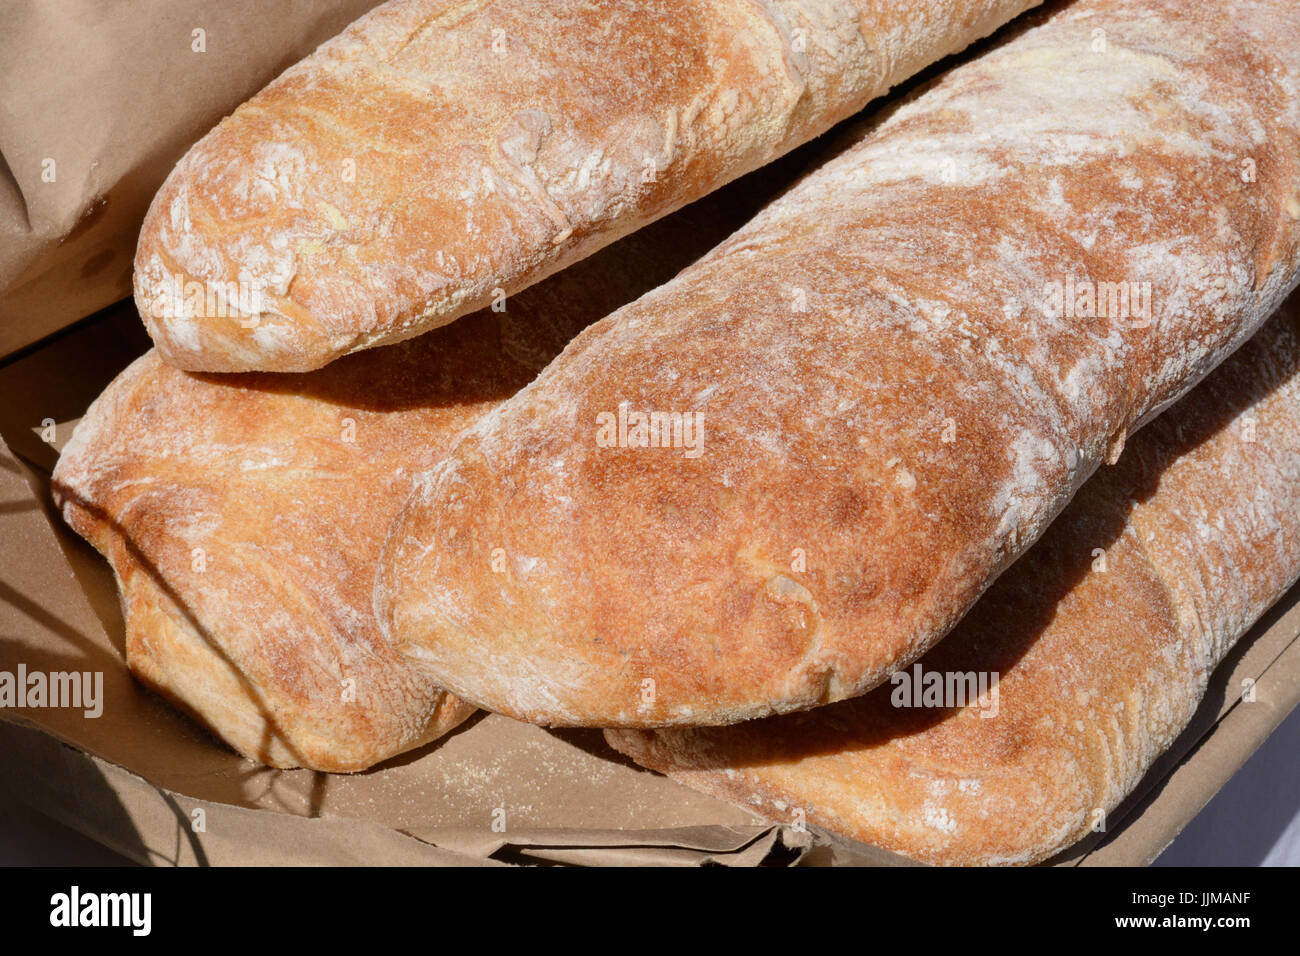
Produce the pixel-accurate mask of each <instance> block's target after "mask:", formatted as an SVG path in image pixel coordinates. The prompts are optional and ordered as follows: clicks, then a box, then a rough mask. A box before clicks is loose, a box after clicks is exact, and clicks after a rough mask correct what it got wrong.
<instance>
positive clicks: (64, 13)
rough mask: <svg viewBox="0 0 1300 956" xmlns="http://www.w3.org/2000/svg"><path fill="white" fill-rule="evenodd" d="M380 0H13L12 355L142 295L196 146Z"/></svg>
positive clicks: (6, 230)
mask: <svg viewBox="0 0 1300 956" xmlns="http://www.w3.org/2000/svg"><path fill="white" fill-rule="evenodd" d="M377 2H378V0H223V2H221V3H212V2H210V0H7V2H6V3H5V4H4V5H3V6H0V356H3V355H6V354H8V353H11V352H14V351H16V350H17V349H20V348H22V347H23V346H25V345H27V344H29V343H31V342H34V341H36V340H37V339H40V338H42V337H43V336H45V335H48V334H49V333H51V332H54V331H56V330H58V329H60V328H63V327H65V326H67V325H70V324H71V323H73V322H75V321H77V320H79V319H81V318H82V317H84V316H87V315H89V314H91V313H92V312H95V311H98V310H99V309H101V308H103V307H105V306H107V305H109V304H110V303H112V302H115V301H117V300H118V299H121V298H123V297H125V296H127V295H129V294H130V291H131V257H132V255H133V253H134V250H135V239H136V234H137V232H138V231H139V228H140V223H141V221H142V220H143V219H144V214H145V210H146V209H147V208H148V205H149V201H150V200H151V199H152V198H153V194H154V193H155V192H156V191H157V189H158V187H159V186H160V185H161V184H162V181H163V178H164V177H165V176H166V175H167V173H168V172H169V171H170V170H171V168H172V166H173V165H174V164H175V163H176V161H177V160H179V159H180V158H181V156H182V155H183V154H184V152H185V150H186V149H188V148H189V146H190V145H191V144H192V143H193V142H194V141H195V140H197V139H198V138H199V137H200V136H201V135H203V133H205V132H206V131H207V130H208V129H210V128H211V127H212V126H214V125H215V124H216V123H217V121H218V120H220V119H221V118H222V117H223V116H225V115H226V114H228V113H229V112H231V111H232V110H233V109H234V108H235V107H236V106H238V105H239V104H240V103H241V102H243V101H244V100H245V99H247V98H248V97H249V96H251V95H252V94H253V93H255V92H256V91H257V90H259V89H260V88H261V87H263V86H265V85H266V84H267V83H268V82H269V81H270V80H271V79H273V78H274V77H275V76H276V75H278V74H279V73H280V72H282V71H283V70H284V69H285V68H286V67H288V66H291V65H292V64H293V63H294V62H296V61H297V60H299V59H301V58H302V57H303V56H305V55H306V54H307V53H309V52H311V50H312V49H314V48H315V47H316V46H317V45H319V44H320V43H321V42H323V41H324V40H326V39H328V38H329V37H331V36H333V35H334V34H336V33H338V32H339V31H340V30H342V29H343V27H345V26H346V25H347V24H348V23H349V22H351V21H352V20H354V19H356V18H357V17H358V16H360V15H361V14H362V13H364V12H365V11H366V10H368V9H370V8H371V7H373V6H375V5H376V4H377ZM196 31H199V32H196Z"/></svg>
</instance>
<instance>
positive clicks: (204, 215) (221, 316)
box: [135, 0, 1039, 371]
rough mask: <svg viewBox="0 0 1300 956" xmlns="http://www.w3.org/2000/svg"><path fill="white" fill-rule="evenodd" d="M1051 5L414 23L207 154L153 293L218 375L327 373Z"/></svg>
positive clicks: (549, 15)
mask: <svg viewBox="0 0 1300 956" xmlns="http://www.w3.org/2000/svg"><path fill="white" fill-rule="evenodd" d="M1037 2H1039V0H907V2H903V3H898V2H894V3H881V2H878V0H603V2H601V3H598V4H593V3H590V2H587V0H548V2H546V3H537V2H535V0H494V2H493V0H478V2H474V3H453V2H451V0H394V2H390V3H386V4H384V5H383V6H382V7H379V8H378V9H376V10H374V11H372V12H371V13H370V14H368V15H367V16H365V17H363V18H361V19H360V20H358V21H357V22H356V23H355V24H353V25H352V26H351V27H350V28H348V29H347V30H346V31H345V32H344V33H343V34H341V35H340V36H339V37H337V38H335V39H334V40H332V41H330V42H329V43H326V44H324V45H323V46H322V47H321V48H320V49H318V50H317V51H316V52H315V53H314V54H313V55H311V56H310V57H308V58H307V59H305V60H303V61H302V62H301V63H299V64H298V65H297V66H295V67H293V68H292V69H290V70H288V71H287V72H286V73H284V75H282V76H281V77H280V78H279V79H277V80H276V81H275V82H273V83H272V84H271V85H270V86H268V87H267V88H266V89H265V90H263V91H262V92H261V93H259V94H258V95H257V96H255V97H254V98H253V99H252V100H250V101H249V102H248V103H246V104H245V105H244V106H242V107H241V108H240V109H239V110H237V111H236V112H235V113H234V114H233V115H232V116H231V117H229V118H228V119H227V120H225V121H224V122H222V124H221V125H220V126H218V127H217V128H216V129H214V130H213V131H212V132H211V133H209V134H208V135H207V136H206V137H204V138H203V139H202V140H201V141H200V142H199V143H198V144H197V145H195V146H194V148H193V149H192V150H191V151H190V152H189V154H188V155H187V156H186V157H185V158H184V159H183V160H182V161H181V163H180V164H179V165H178V166H177V167H176V169H175V171H174V172H173V173H172V174H171V176H170V177H169V178H168V180H167V182H166V183H165V184H164V185H163V187H162V189H161V190H160V191H159V193H158V195H157V197H156V198H155V200H154V203H153V206H152V208H151V210H150V213H149V216H148V218H147V219H146V220H145V223H144V228H143V231H142V233H141V237H140V244H139V248H138V251H137V254H136V263H135V266H136V272H135V291H136V300H137V302H138V304H139V307H140V311H141V314H142V315H143V316H144V319H145V322H146V324H147V326H148V328H149V332H150V334H151V335H152V336H153V338H154V342H155V344H156V345H157V347H158V349H159V352H160V353H161V355H162V356H163V358H165V359H166V360H167V361H168V362H170V363H172V364H174V365H177V366H178V367H181V368H186V369H192V370H202V371H241V370H249V369H264V370H265V369H271V370H278V371H304V370H308V369H313V368H318V367H319V366H322V365H324V364H326V363H327V362H329V361H331V360H332V359H335V358H337V357H338V356H340V355H343V354H345V353H347V352H351V351H355V350H357V349H362V348H367V347H369V346H374V345H383V344H386V343H391V342H396V341H398V340H401V339H404V338H409V337H410V336H412V335H416V334H418V333H420V332H423V331H427V330H428V329H431V328H434V327H435V326H438V325H442V324H445V323H446V322H449V321H451V320H453V319H455V318H456V317H457V316H460V315H464V314H466V313H468V312H470V311H472V310H474V309H477V308H480V307H482V306H484V305H487V304H488V302H489V300H491V299H492V298H493V296H494V295H495V294H496V293H495V290H501V291H502V292H504V293H508V294H513V293H514V292H515V291H517V290H519V289H521V288H523V287H524V286H527V285H529V284H531V283H533V282H536V281H538V280H539V279H541V278H544V277H545V276H546V275H548V274H549V273H551V272H554V271H556V270H558V269H560V268H562V267H564V266H566V265H568V264H569V263H572V262H574V261H576V260H578V259H580V258H582V257H583V256H585V255H587V254H589V253H591V252H592V251H594V250H595V249H597V248H599V247H600V246H602V245H605V244H607V243H609V242H611V241H613V240H614V239H616V238H618V237H619V236H621V235H624V234H626V233H628V232H631V231H632V230H635V229H637V228H639V227H641V226H643V225H644V224H645V223H647V222H649V221H650V220H653V219H655V218H657V217H659V216H662V215H663V214H665V213H667V212H669V211H671V210H673V209H675V208H678V207H680V206H682V205H684V204H686V203H689V202H691V201H692V200H694V199H697V198H698V197H700V196H702V195H704V194H705V193H708V192H710V191H711V190H713V189H716V188H717V187H719V186H721V185H722V184H723V183H726V182H728V181H730V180H732V179H735V178H737V177H738V176H740V175H741V174H743V173H745V172H748V171H749V170H752V169H754V168H756V167H758V166H761V165H763V164H764V163H767V162H769V161H771V160H772V159H773V158H775V157H776V156H779V155H780V154H782V153H783V152H785V151H787V150H789V149H791V148H792V147H794V146H796V145H798V144H799V143H802V142H805V141H807V140H809V139H811V138H812V137H814V136H816V135H817V134H819V133H821V132H823V131H824V130H826V129H828V128H830V127H831V126H832V125H833V124H834V123H836V122H838V121H839V120H841V119H843V118H845V117H847V116H850V115H852V114H853V113H854V112H856V111H857V110H859V109H861V108H862V107H863V106H864V105H865V104H866V103H867V102H868V101H869V100H871V99H872V98H873V97H876V96H879V95H880V94H882V93H884V92H885V91H886V90H888V89H889V88H890V87H891V86H892V85H894V84H895V83H898V82H900V81H901V80H904V79H906V78H908V77H909V76H911V75H913V74H914V73H916V72H917V71H919V70H921V69H922V68H923V67H925V66H927V65H928V64H930V63H933V62H934V61H936V60H938V59H940V58H942V57H943V56H945V55H947V54H948V53H951V52H953V51H955V50H959V49H961V48H962V47H965V46H966V45H967V44H969V43H971V42H972V41H973V40H975V39H977V38H979V37H981V36H984V35H985V34H988V33H990V32H992V31H993V30H994V29H996V28H997V27H998V26H1000V25H1002V24H1003V23H1005V22H1006V21H1008V20H1010V19H1011V18H1012V17H1014V16H1015V15H1016V14H1018V13H1020V12H1021V11H1023V10H1025V9H1028V8H1029V7H1032V6H1034V5H1035V4H1036V3H1037Z"/></svg>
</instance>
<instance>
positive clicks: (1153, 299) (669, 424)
mask: <svg viewBox="0 0 1300 956" xmlns="http://www.w3.org/2000/svg"><path fill="white" fill-rule="evenodd" d="M1297 84H1300V6H1297V5H1296V4H1294V3H1291V2H1283V0H1248V2H1242V3H1232V4H1228V3H1226V2H1210V3H1198V4H1187V3H1182V2H1177V0H1122V2H1121V0H1079V2H1077V3H1073V4H1069V5H1067V6H1065V7H1064V8H1061V9H1059V10H1057V11H1056V12H1054V13H1053V14H1052V15H1051V16H1050V17H1049V18H1047V19H1046V20H1045V22H1042V23H1041V24H1039V25H1037V26H1034V27H1033V28H1032V29H1027V30H1025V31H1022V32H1021V33H1019V35H1017V36H1015V37H1014V38H1012V39H1010V40H1009V41H1007V42H1006V43H1005V44H1003V45H1000V46H998V47H997V48H995V49H994V50H993V51H992V52H989V53H987V54H986V55H984V56H982V57H980V58H978V59H976V60H974V61H972V62H971V63H969V64H966V65H963V66H960V67H958V68H956V69H955V70H953V71H951V72H950V73H948V74H947V75H945V76H943V77H942V78H941V79H940V80H938V81H937V82H936V83H935V84H934V85H933V86H932V87H930V88H929V89H926V90H925V91H923V92H922V93H921V94H920V95H918V96H917V97H916V98H915V99H914V100H913V101H911V102H909V103H907V104H906V105H904V106H902V107H900V108H898V109H897V110H896V111H894V112H893V113H892V114H891V115H890V116H889V117H888V118H887V119H885V120H884V121H883V122H882V123H880V124H879V126H878V127H877V128H876V129H874V130H873V131H871V132H869V133H868V134H867V135H866V136H865V138H863V139H862V141H861V142H860V143H858V144H857V145H855V146H854V147H852V148H851V149H849V150H847V151H846V152H845V153H843V154H842V155H840V156H839V157H837V158H835V159H834V160H832V161H831V162H829V163H828V164H826V165H825V166H824V167H822V168H821V169H820V170H818V171H817V172H815V173H814V174H812V175H810V176H808V177H806V178H805V179H804V180H802V181H801V182H800V183H799V184H798V185H796V186H795V187H794V188H792V189H791V190H789V191H788V192H787V193H785V194H784V195H783V196H782V197H780V198H779V199H778V200H776V201H775V202H773V203H772V204H771V205H769V206H768V207H767V208H766V209H765V210H764V211H763V212H762V213H760V214H759V215H758V216H757V217H756V218H755V219H754V220H753V221H752V222H750V223H749V224H748V225H747V226H745V227H744V228H743V229H741V230H739V231H738V232H737V233H736V234H735V235H733V236H732V237H731V238H730V239H728V240H727V241H726V242H724V243H723V244H722V245H721V246H720V247H718V248H717V249H716V250H714V251H713V252H712V253H710V254H709V255H708V256H707V257H705V258H704V259H703V260H702V261H701V262H699V263H697V264H696V265H694V266H692V267H691V268H690V269H687V270H685V271H684V272H683V273H682V274H681V275H679V276H678V277H677V278H676V279H674V280H673V281H672V282H670V283H668V284H666V285H664V286H662V287H660V288H658V289H656V290H654V291H652V292H650V293H648V294H647V295H645V296H643V297H642V298H640V299H638V300H637V301H636V302H634V303H631V304H630V305H628V306H626V307H624V308H622V309H620V310H619V311H618V312H616V313H614V314H613V315H611V316H609V317H608V318H606V319H604V320H602V321H601V322H598V323H597V324H595V325H594V326H592V327H591V328H589V329H587V330H586V331H585V332H584V333H583V334H582V335H580V336H579V337H578V338H577V339H576V340H575V341H574V342H573V343H571V344H570V346H569V347H568V348H567V349H566V350H565V352H564V353H563V354H562V355H561V356H560V357H559V358H558V359H557V360H556V361H555V362H554V363H553V364H552V365H551V366H550V367H549V368H548V369H547V370H546V371H545V372H544V373H543V374H542V375H541V376H540V377H539V378H538V379H537V380H536V381H534V382H533V383H532V384H531V385H530V386H529V387H528V388H527V389H525V390H524V391H523V392H521V393H520V394H519V395H517V396H516V397H515V398H513V399H512V400H510V401H508V402H506V403H505V404H503V405H502V406H501V407H499V408H498V409H496V410H495V411H493V412H492V413H491V414H489V415H487V416H485V417H484V418H483V419H481V420H480V421H479V422H478V424H477V425H476V426H475V427H474V428H473V429H471V430H470V431H469V432H467V433H466V435H465V436H464V437H463V438H462V439H461V441H460V442H459V443H458V445H457V447H456V449H455V451H454V452H453V453H452V454H451V455H450V456H449V457H448V458H447V459H446V460H445V461H443V462H442V463H440V464H439V466H438V467H437V468H436V469H435V470H434V472H433V474H432V475H431V476H430V479H429V481H427V482H425V483H423V484H422V485H421V486H420V488H419V489H417V491H416V493H415V494H414V495H413V497H412V499H411V501H410V502H409V503H408V504H407V506H406V507H405V508H404V509H403V512H402V514H401V516H400V517H399V519H398V521H397V522H396V524H395V525H394V528H393V530H392V532H391V533H390V535H389V540H388V543H387V545H386V548H385V556H384V560H383V562H382V563H381V569H380V577H379V580H378V585H377V593H376V609H377V611H378V612H379V614H380V620H381V624H382V626H383V627H384V628H385V632H386V633H387V634H388V635H389V638H390V640H391V641H392V642H393V644H394V646H395V647H398V648H399V649H400V650H401V651H402V652H403V653H405V654H407V655H409V656H410V657H412V658H413V659H415V660H417V661H419V662H420V663H421V664H422V665H423V666H426V667H428V668H429V669H430V670H431V671H432V673H434V674H435V675H436V676H437V677H438V679H439V680H440V681H442V682H443V684H444V686H446V687H448V688H450V689H451V690H453V691H455V692H456V693H457V694H459V695H461V696H463V697H465V698H466V699H468V700H471V701H473V702H474V703H476V704H479V705H481V706H483V707H487V708H489V709H492V710H496V711H500V712H503V713H506V714H509V715H511V716H514V717H517V718H520V719H524V720H529V721H535V722H538V723H544V724H569V725H603V726H628V727H652V726H667V725H682V724H723V723H734V722H737V721H740V720H745V719H749V718H755V717H760V716H764V715H767V714H771V713H779V712H787V711H793V710H800V709H806V708H809V707H813V706H816V705H820V704H825V703H829V702H832V701H836V700H841V699H844V698H849V697H853V696H855V695H858V694H861V693H863V692H865V691H867V690H869V689H870V688H871V687H873V686H875V685H876V684H878V683H879V682H880V681H882V680H883V679H884V678H885V677H886V676H887V675H889V674H890V673H891V672H892V671H893V670H894V669H895V668H897V667H899V666H900V665H903V664H906V663H908V662H910V661H912V660H914V659H915V658H917V657H918V656H919V655H920V654H921V653H923V652H924V651H925V650H926V649H927V648H929V647H930V646H931V645H932V644H933V643H934V642H935V641H937V640H938V639H939V638H941V637H942V636H943V635H944V634H946V633H947V632H948V631H949V630H950V629H951V628H952V627H953V625H955V624H956V622H957V621H958V620H959V619H960V618H961V616H962V615H963V614H964V613H965V612H966V611H967V610H968V609H969V608H970V607H971V605H972V604H973V603H974V602H975V600H976V599H977V598H978V596H979V595H980V593H981V592H982V591H983V590H984V589H985V587H986V586H987V585H988V584H989V583H990V582H991V581H992V580H993V579H994V578H996V576H997V575H998V574H999V573H1001V571H1002V570H1003V569H1004V568H1005V567H1006V566H1007V565H1009V564H1010V563H1011V561H1012V560H1014V559H1015V558H1016V557H1017V556H1019V555H1020V554H1021V553H1022V552H1023V551H1024V550H1025V549H1026V548H1027V547H1028V546H1029V545H1030V544H1032V543H1033V541H1034V540H1035V539H1037V537H1038V536H1039V534H1040V533H1041V532H1042V531H1043V530H1044V529H1045V528H1046V526H1047V525H1048V523H1049V522H1050V521H1051V520H1052V519H1053V518H1054V517H1055V516H1056V515H1057V514H1058V513H1059V512H1060V510H1061V509H1062V508H1063V507H1064V506H1065V504H1066V503H1067V502H1068V501H1069V499H1070V498H1071V497H1072V495H1073V494H1074V492H1075V491H1076V489H1077V488H1078V487H1079V486H1080V485H1081V484H1082V483H1083V481H1084V480H1085V479H1086V478H1087V477H1088V476H1089V475H1090V474H1091V473H1092V471H1093V470H1094V468H1095V467H1096V466H1097V465H1098V463H1099V462H1101V461H1102V460H1103V459H1105V458H1106V457H1107V456H1109V457H1110V458H1111V459H1113V458H1114V457H1115V456H1116V455H1117V454H1118V452H1119V450H1120V448H1121V447H1122V445H1123V443H1124V440H1125V436H1126V435H1128V434H1129V433H1130V432H1131V431H1133V430H1134V429H1136V428H1138V427H1139V426H1140V425H1142V424H1143V423H1144V422H1146V421H1147V420H1149V419H1150V418H1151V417H1153V416H1154V415H1155V414H1156V413H1158V412H1159V411H1160V410H1161V409H1163V408H1164V407H1165V406H1167V405H1168V404H1169V403H1171V402H1173V401H1174V400H1175V399H1177V398H1178V397H1179V396H1180V395H1182V394H1183V393H1184V392H1185V391H1186V390H1187V389H1189V388H1190V387H1191V386H1192V385H1193V384H1195V382H1196V381H1198V380H1199V379H1200V378H1201V377H1202V376H1203V375H1204V374H1205V373H1206V372H1208V371H1209V370H1210V369H1211V368H1212V367H1213V366H1214V365H1215V364H1217V363H1218V362H1219V361H1221V360H1222V359H1223V358H1224V357H1226V356H1227V355H1228V354H1229V353H1230V352H1231V351H1232V350H1233V349H1235V348H1236V347H1237V346H1238V345H1239V344H1240V343H1241V342H1242V341H1244V340H1245V339H1246V338H1247V337H1248V336H1249V335H1250V334H1251V333H1252V332H1253V331H1254V330H1255V329H1256V328H1258V326H1259V324H1260V323H1261V322H1262V321H1263V320H1264V318H1265V317H1266V316H1267V315H1269V314H1270V313H1271V312H1272V311H1273V310H1274V309H1276V307H1277V305H1278V304H1279V303H1280V302H1281V300H1282V299H1283V297H1284V296H1285V295H1286V293H1287V292H1288V291H1289V290H1290V289H1291V288H1292V287H1293V286H1294V285H1295V283H1296V278H1297V262H1298V261H1300V255H1298V246H1297V240H1298V239H1300V98H1297V96H1296V89H1297ZM1063 300H1064V301H1063ZM494 555H495V559H494Z"/></svg>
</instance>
